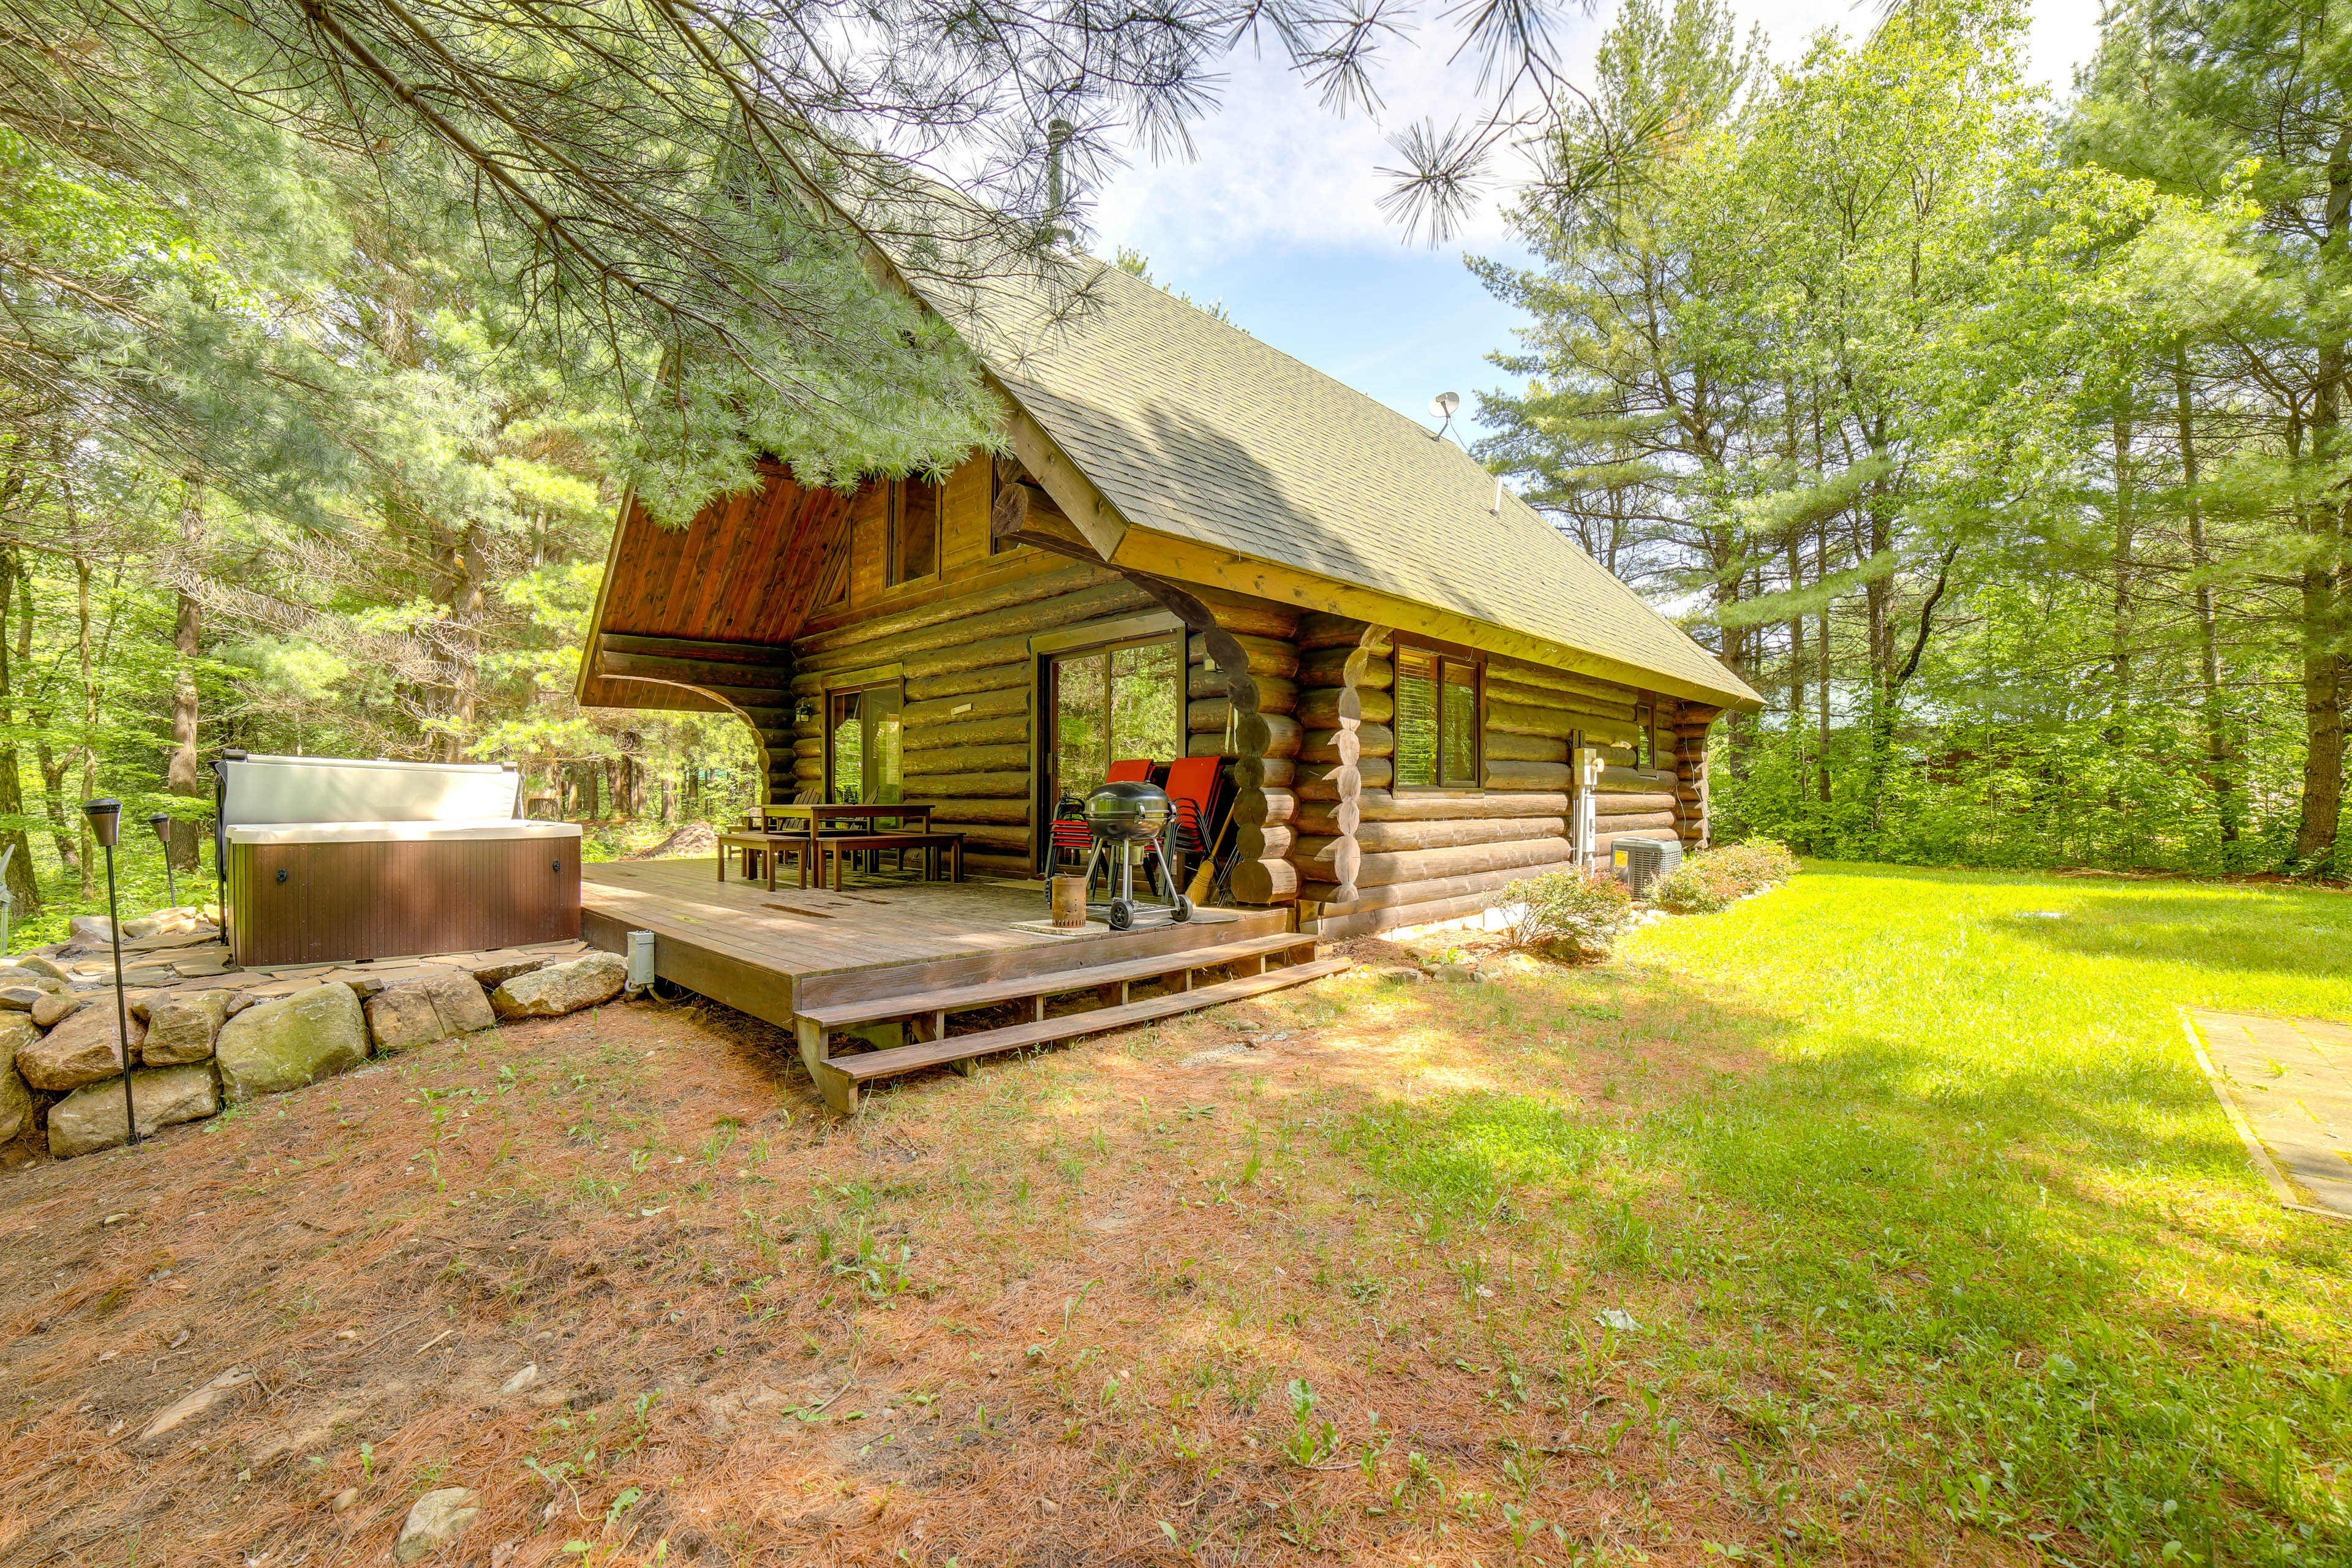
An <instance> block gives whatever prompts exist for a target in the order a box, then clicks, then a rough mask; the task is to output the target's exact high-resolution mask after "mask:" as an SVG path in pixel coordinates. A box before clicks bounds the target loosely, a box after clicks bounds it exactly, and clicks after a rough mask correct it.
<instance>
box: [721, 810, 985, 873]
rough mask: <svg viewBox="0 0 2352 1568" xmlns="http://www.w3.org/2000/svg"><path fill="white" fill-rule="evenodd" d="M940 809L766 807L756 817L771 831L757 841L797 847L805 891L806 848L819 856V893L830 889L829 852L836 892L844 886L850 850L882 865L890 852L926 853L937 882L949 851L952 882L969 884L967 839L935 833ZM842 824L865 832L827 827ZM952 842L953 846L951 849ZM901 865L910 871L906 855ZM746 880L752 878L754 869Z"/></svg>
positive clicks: (757, 834) (797, 856) (761, 834)
mask: <svg viewBox="0 0 2352 1568" xmlns="http://www.w3.org/2000/svg"><path fill="white" fill-rule="evenodd" d="M936 809H937V807H936V806H935V805H933V804H932V803H931V802H929V801H927V800H880V801H826V802H822V803H809V804H786V803H778V804H774V805H763V806H761V807H760V809H759V810H758V811H756V812H754V813H751V816H754V817H755V818H757V819H758V820H759V821H760V823H761V825H762V826H764V827H765V828H766V829H767V830H768V831H766V832H765V833H757V832H756V830H755V833H754V835H752V836H756V837H765V838H770V839H773V840H776V841H778V842H780V843H782V844H784V845H787V846H792V847H794V848H795V852H794V854H793V859H794V860H795V861H796V862H798V863H799V866H800V869H801V874H802V877H803V884H802V885H803V886H806V885H807V884H806V880H805V879H806V877H807V875H808V862H809V858H810V857H809V856H808V855H807V854H804V853H800V852H798V850H797V847H798V846H801V845H809V846H811V847H814V851H815V858H816V877H817V886H819V887H823V886H824V882H825V877H824V856H825V855H826V853H827V852H828V851H830V852H832V853H833V857H834V859H833V881H834V884H835V887H838V886H839V885H840V883H841V872H842V866H841V853H840V852H841V851H842V850H848V851H850V852H852V853H856V854H860V855H866V854H871V855H874V856H876V857H877V864H878V859H879V856H880V855H881V854H882V853H884V852H887V851H888V850H892V849H897V850H900V851H902V852H903V851H905V850H908V849H916V850H922V851H926V852H928V853H929V859H930V868H929V874H930V875H931V876H933V877H936V876H937V875H938V874H939V858H940V857H939V851H940V850H941V849H946V850H948V851H949V854H950V862H951V865H952V868H953V869H952V872H951V874H950V880H953V881H958V882H961V881H962V880H963V841H962V836H961V834H940V833H935V832H933V831H932V830H931V813H932V812H933V811H934V810H936ZM884 821H891V822H895V823H897V824H898V826H895V827H888V828H885V827H882V826H878V825H879V824H880V823H882V822H884ZM836 822H841V823H860V822H862V823H864V824H865V829H864V831H862V832H861V831H857V830H855V829H850V828H845V827H832V826H827V825H828V824H831V823H836ZM950 840H952V841H953V842H951V843H950ZM773 862H774V857H773V854H771V855H770V868H771V871H770V874H771V875H773ZM898 863H899V865H900V867H901V868H904V867H905V865H906V856H905V855H904V854H903V853H901V854H900V856H899V858H898ZM746 875H749V871H748V868H747V871H746Z"/></svg>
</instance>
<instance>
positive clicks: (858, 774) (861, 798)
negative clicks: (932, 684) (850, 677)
mask: <svg viewBox="0 0 2352 1568" xmlns="http://www.w3.org/2000/svg"><path fill="white" fill-rule="evenodd" d="M899 706H900V701H899V689H898V687H896V686H869V687H866V688H865V689H862V690H857V691H834V692H828V693H827V694H826V696H825V726H824V728H825V748H824V750H825V758H824V760H825V773H826V779H827V783H828V785H829V796H830V798H831V799H832V800H834V801H835V802H837V803H838V804H840V805H880V804H882V803H884V802H887V801H896V800H903V799H905V798H906V796H905V795H902V794H901V793H900V785H899V772H898V709H899Z"/></svg>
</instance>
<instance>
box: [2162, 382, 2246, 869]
mask: <svg viewBox="0 0 2352 1568" xmlns="http://www.w3.org/2000/svg"><path fill="white" fill-rule="evenodd" d="M2172 396H2173V410H2174V417H2175V418H2176V419H2177V420H2178V421H2179V428H2180V489H2181V504H2182V506H2183V508H2184V509H2185V510H2186V512H2187V517H2188V523H2189V569H2190V570H2191V571H2193V572H2195V573H2196V574H2198V580H2197V588H2196V596H2197V671H2198V683H2199V685H2200V687H2201V688H2202V691H2203V697H2204V700H2203V702H2202V703H2201V704H2200V717H2201V718H2202V719H2203V721H2204V730H2205V785H2206V787H2207V788H2208V789H2210V790H2211V791H2212V792H2213V816H2214V819H2215V821H2216V822H2217V823H2218V824H2219V826H2220V832H2221V854H2222V863H2223V864H2224V865H2226V866H2229V867H2231V868H2232V869H2234V868H2236V865H2237V858H2238V850H2237V845H2238V837H2239V834H2240V832H2241V830H2242V817H2243V816H2244V803H2243V802H2242V800H2241V798H2240V797H2239V795H2238V780H2237V772H2236V766H2235V759H2234V757H2233V756H2232V754H2231V753H2232V750H2233V748H2232V747H2231V738H2230V719H2229V713H2228V710H2227V709H2226V708H2225V707H2224V706H2223V703H2222V697H2221V637H2220V632H2219V626H2218V621H2217V617H2216V616H2215V614H2214V608H2213V584H2211V583H2210V582H2207V581H2206V580H2205V577H2204V574H2205V572H2206V570H2207V569H2208V568H2209V567H2210V566H2211V565H2212V557H2211V555H2210V552H2209V551H2208V550H2207V547H2206V543H2205V510H2204V506H2203V503H2202V502H2201V501H2200V500H2199V498H2198V495H2197V481H2198V469H2197V425H2196V418H2195V406H2196V405H2195V402H2194V399H2193V398H2192V397H2191V395H2190V387H2189V345H2188V343H2187V342H2185V341H2184V342H2180V343H2178V344H2175V345H2174V347H2173V354H2172Z"/></svg>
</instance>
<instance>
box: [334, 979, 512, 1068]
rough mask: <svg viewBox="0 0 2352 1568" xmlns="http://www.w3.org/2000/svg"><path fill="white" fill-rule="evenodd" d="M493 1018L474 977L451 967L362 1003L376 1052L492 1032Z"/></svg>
mask: <svg viewBox="0 0 2352 1568" xmlns="http://www.w3.org/2000/svg"><path fill="white" fill-rule="evenodd" d="M498 1021H499V1020H498V1017H497V1016H496V1015H495V1014H493V1013H492V1012H491V1011H490V999H489V998H488V996H487V995H485V994H483V992H482V988H481V986H480V985H479V984H476V982H475V980H474V977H473V976H472V975H470V974H468V973H466V972H465V971H463V970H459V969H452V970H448V971H446V972H445V973H439V974H428V975H426V976H425V977H424V978H423V979H421V980H404V981H402V982H401V983H400V984H396V985H391V986H387V987H385V988H384V990H383V992H382V993H381V994H377V995H374V996H371V997H369V998H368V1001H367V1022H368V1033H369V1034H371V1035H373V1036H374V1037H375V1048H376V1049H377V1050H379V1051H404V1050H408V1049H410V1048H411V1047H416V1046H429V1045H431V1044H433V1042H434V1041H436V1040H446V1039H447V1038H448V1037H450V1036H452V1035H470V1034H472V1033H473V1032H474V1031H475V1030H477V1029H488V1028H491V1027H493V1026H496V1025H497V1023H498Z"/></svg>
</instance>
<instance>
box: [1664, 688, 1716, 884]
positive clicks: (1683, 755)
mask: <svg viewBox="0 0 2352 1568" xmlns="http://www.w3.org/2000/svg"><path fill="white" fill-rule="evenodd" d="M1722 711H1723V710H1721V709H1719V708H1711V707H1708V706H1707V705H1706V704H1705V703H1703V702H1685V703H1684V704H1683V705H1682V710H1681V711H1680V712H1679V713H1677V714H1676V715H1675V837H1678V838H1680V839H1681V840H1682V843H1683V850H1684V852H1685V854H1688V853H1690V852H1692V851H1695V850H1699V849H1706V848H1708V847H1711V846H1712V845H1713V843H1714V822H1713V818H1712V815H1711V813H1710V812H1709V810H1708V805H1709V803H1708V800H1707V787H1706V784H1707V781H1706V740H1707V733H1708V731H1710V730H1711V729H1712V728H1713V727H1714V724H1715V721H1716V719H1717V717H1718V716H1719V715H1720V714H1721V713H1722Z"/></svg>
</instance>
